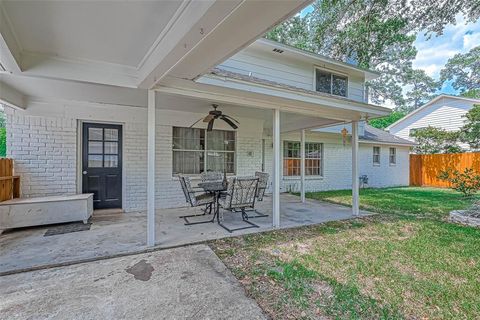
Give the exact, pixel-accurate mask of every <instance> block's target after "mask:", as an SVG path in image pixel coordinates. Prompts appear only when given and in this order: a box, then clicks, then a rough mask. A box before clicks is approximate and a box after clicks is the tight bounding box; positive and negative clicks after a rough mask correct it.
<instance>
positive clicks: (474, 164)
mask: <svg viewBox="0 0 480 320" xmlns="http://www.w3.org/2000/svg"><path fill="white" fill-rule="evenodd" d="M448 168H451V169H453V170H458V171H463V170H465V168H473V170H474V171H476V172H478V173H480V153H478V152H476V153H455V154H411V155H410V185H411V186H429V187H449V186H450V183H449V182H446V181H442V180H440V179H439V178H438V175H439V174H440V172H442V171H444V170H447V169H448Z"/></svg>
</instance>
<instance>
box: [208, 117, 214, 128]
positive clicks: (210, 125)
mask: <svg viewBox="0 0 480 320" xmlns="http://www.w3.org/2000/svg"><path fill="white" fill-rule="evenodd" d="M214 121H215V120H214V119H212V120H210V122H208V126H207V131H212V130H213V122H214Z"/></svg>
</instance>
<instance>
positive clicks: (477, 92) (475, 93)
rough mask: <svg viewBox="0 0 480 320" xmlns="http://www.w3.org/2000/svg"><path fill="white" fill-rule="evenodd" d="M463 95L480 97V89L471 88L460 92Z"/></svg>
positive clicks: (473, 97)
mask: <svg viewBox="0 0 480 320" xmlns="http://www.w3.org/2000/svg"><path fill="white" fill-rule="evenodd" d="M460 96H461V97H465V98H472V99H480V89H471V90H468V91H465V92H462V93H461V94H460Z"/></svg>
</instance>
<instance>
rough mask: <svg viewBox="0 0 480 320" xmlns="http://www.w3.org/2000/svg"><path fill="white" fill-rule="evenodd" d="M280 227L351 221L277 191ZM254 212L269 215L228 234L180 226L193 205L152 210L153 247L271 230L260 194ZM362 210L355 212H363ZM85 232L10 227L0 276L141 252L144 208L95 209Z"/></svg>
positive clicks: (347, 213)
mask: <svg viewBox="0 0 480 320" xmlns="http://www.w3.org/2000/svg"><path fill="white" fill-rule="evenodd" d="M280 204H281V206H280V207H281V216H280V218H281V221H282V224H281V228H292V227H300V226H306V225H313V224H318V223H323V222H328V221H335V220H344V219H351V218H352V217H353V214H352V211H351V209H350V208H348V207H343V206H339V205H335V204H330V203H326V202H320V201H316V200H308V199H307V200H306V201H305V203H302V202H301V201H300V198H299V197H297V196H294V195H290V194H282V195H281V197H280ZM257 208H258V210H259V211H261V212H262V213H266V214H269V217H265V218H257V219H255V223H257V224H258V225H259V226H260V228H252V229H245V230H241V231H237V232H235V233H229V232H227V231H226V230H224V229H223V228H221V227H220V226H219V225H218V224H216V223H208V224H202V225H192V226H185V225H184V223H183V219H180V218H179V217H180V216H182V215H185V214H195V213H199V211H198V209H197V210H195V209H192V208H177V209H163V210H158V211H157V220H156V238H157V239H159V241H158V242H157V246H156V247H155V250H157V249H162V248H170V247H176V246H181V245H188V244H193V243H198V242H204V241H208V240H212V239H218V238H223V237H231V236H238V235H242V234H248V233H255V232H264V231H268V230H272V229H273V226H272V222H271V220H272V218H271V212H272V198H271V197H270V196H268V197H265V198H264V201H262V202H259V203H258V206H257ZM366 214H368V213H367V212H363V211H362V212H361V215H366ZM224 219H225V223H226V224H229V225H232V226H233V225H235V224H238V223H241V220H240V217H239V215H238V214H232V213H225V215H224ZM91 222H92V225H91V228H90V230H88V231H80V232H73V233H66V234H59V235H53V236H44V235H45V232H46V231H47V230H48V229H49V228H50V227H49V226H45V227H38V228H26V229H16V230H11V231H8V232H6V233H5V234H3V235H2V239H1V241H0V248H1V250H0V261H1V262H0V275H1V274H9V273H13V272H18V271H22V270H32V269H38V268H44V267H46V266H58V265H65V264H74V263H79V262H86V261H92V260H97V259H104V258H110V257H115V256H122V255H127V254H133V253H139V252H146V251H149V250H151V249H146V247H145V245H146V239H145V228H146V226H147V216H146V212H136V213H128V214H123V213H118V212H115V211H111V210H110V211H95V213H94V215H93V217H92V221H91Z"/></svg>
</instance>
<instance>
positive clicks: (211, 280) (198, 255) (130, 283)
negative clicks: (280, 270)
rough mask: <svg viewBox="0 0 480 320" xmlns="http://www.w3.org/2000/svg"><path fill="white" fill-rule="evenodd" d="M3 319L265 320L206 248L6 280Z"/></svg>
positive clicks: (0, 289)
mask: <svg viewBox="0 0 480 320" xmlns="http://www.w3.org/2000/svg"><path fill="white" fill-rule="evenodd" d="M0 282H1V285H0V315H1V316H0V318H2V319H10V320H13V319H102V320H103V319H252V320H253V319H266V318H265V316H264V315H263V313H262V311H261V309H260V308H259V307H258V305H257V304H256V303H255V301H253V300H252V299H249V298H247V297H246V296H245V293H244V291H243V288H242V287H241V286H240V284H239V283H238V281H237V280H236V279H235V277H234V276H233V275H232V274H231V273H230V271H229V270H228V269H227V268H226V267H225V265H224V264H223V263H222V262H221V261H220V259H218V257H217V256H216V255H215V254H214V253H213V251H212V250H211V249H210V248H209V247H208V246H206V245H196V246H189V247H183V248H177V249H168V250H162V251H156V252H152V253H147V254H140V255H132V256H128V257H121V258H114V259H108V260H100V261H95V262H89V263H82V264H76V265H72V266H66V267H60V268H53V269H44V270H38V271H32V272H25V273H19V274H13V275H8V276H3V277H1V278H0Z"/></svg>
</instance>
